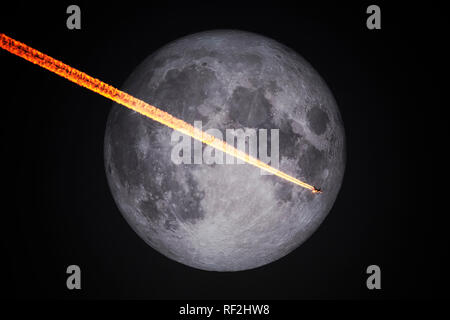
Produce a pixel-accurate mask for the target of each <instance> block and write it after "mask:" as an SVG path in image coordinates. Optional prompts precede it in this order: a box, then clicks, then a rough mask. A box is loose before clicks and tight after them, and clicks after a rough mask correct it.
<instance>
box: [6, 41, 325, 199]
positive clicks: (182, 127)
mask: <svg viewBox="0 0 450 320" xmlns="http://www.w3.org/2000/svg"><path fill="white" fill-rule="evenodd" d="M0 47H2V48H3V49H5V50H7V51H9V52H11V53H13V54H15V55H17V56H19V57H21V58H23V59H25V60H28V61H30V62H32V63H34V64H37V65H38V66H41V67H43V68H45V69H47V70H50V71H52V72H54V73H56V74H57V75H59V76H61V77H63V78H66V79H68V80H70V81H72V82H75V83H76V84H78V85H80V86H82V87H85V88H88V89H89V90H92V91H94V92H97V93H99V94H101V95H102V96H104V97H106V98H109V99H111V100H113V101H115V102H117V103H119V104H121V105H124V106H125V107H127V108H130V109H132V110H134V111H136V112H139V113H140V114H143V115H144V116H146V117H149V118H150V119H153V120H155V121H158V122H159V123H162V124H164V125H166V126H168V127H170V128H172V129H174V130H178V131H180V132H181V133H184V134H186V135H188V136H191V137H192V138H194V139H197V140H199V141H201V142H203V143H205V144H207V145H210V146H212V147H214V148H216V149H218V150H220V151H222V152H225V153H227V154H230V155H232V156H234V157H236V158H239V159H241V160H243V161H245V162H247V163H249V164H252V165H254V166H256V167H258V168H261V169H263V170H266V171H268V172H270V173H272V174H274V175H276V176H278V177H280V178H283V179H285V180H287V181H290V182H293V183H295V184H297V185H299V186H301V187H303V188H306V189H309V190H311V191H312V192H313V193H320V192H321V191H320V189H317V188H316V187H314V186H312V185H310V184H307V183H305V182H303V181H300V180H298V179H296V178H294V177H291V176H290V175H288V174H286V173H284V172H282V171H280V170H278V169H275V168H273V167H271V166H269V165H268V164H266V163H264V162H262V161H260V160H258V159H256V158H254V157H252V156H250V155H249V154H247V153H245V152H243V151H241V150H239V149H236V148H235V147H233V146H231V145H229V144H227V143H226V142H225V141H223V140H221V139H219V138H216V137H214V136H213V135H210V134H208V133H206V132H203V131H202V130H200V129H198V128H195V127H194V126H192V125H190V124H189V123H187V122H185V121H183V120H181V119H178V118H176V117H174V116H172V115H171V114H169V113H167V112H165V111H162V110H160V109H158V108H156V107H154V106H152V105H150V104H148V103H146V102H144V101H142V100H139V99H137V98H135V97H133V96H131V95H129V94H128V93H126V92H123V91H121V90H118V89H116V88H114V87H113V86H110V85H109V84H107V83H104V82H103V81H100V80H98V79H95V78H93V77H91V76H89V75H87V74H86V73H84V72H81V71H79V70H77V69H74V68H72V67H70V66H68V65H67V64H64V63H62V62H61V61H59V60H56V59H53V58H52V57H50V56H48V55H46V54H44V53H42V52H39V51H37V50H36V49H33V48H31V47H29V46H27V45H26V44H24V43H22V42H19V41H17V40H14V39H12V38H10V37H8V36H6V35H5V34H3V33H0Z"/></svg>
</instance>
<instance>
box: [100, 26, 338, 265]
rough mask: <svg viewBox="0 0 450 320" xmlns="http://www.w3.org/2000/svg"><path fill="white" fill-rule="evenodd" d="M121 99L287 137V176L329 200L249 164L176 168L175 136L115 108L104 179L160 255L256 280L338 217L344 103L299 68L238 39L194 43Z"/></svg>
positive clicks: (152, 66)
mask: <svg viewBox="0 0 450 320" xmlns="http://www.w3.org/2000/svg"><path fill="white" fill-rule="evenodd" d="M123 90H124V91H126V92H129V93H130V94H132V95H134V96H136V97H138V98H140V99H142V100H144V101H146V102H148V103H150V104H153V105H155V106H157V107H158V108H161V109H163V110H165V111H167V112H169V113H171V114H173V115H174V116H176V117H179V118H181V119H183V120H185V121H186V122H188V123H191V124H193V123H194V121H202V123H203V129H204V130H206V129H208V128H216V129H219V130H221V131H222V132H223V133H225V129H227V128H228V129H230V128H235V129H239V128H255V129H269V130H268V131H269V132H270V129H279V157H280V166H279V168H280V170H282V171H284V172H286V173H288V174H290V175H292V176H294V177H296V178H298V179H300V180H303V181H305V182H307V183H310V184H313V185H316V186H319V187H321V188H322V190H323V193H322V194H320V195H314V194H312V193H311V191H309V190H307V189H304V188H301V187H299V186H296V185H294V184H291V183H289V182H287V181H284V180H282V179H280V178H278V177H276V176H271V175H261V174H260V169H258V168H256V167H253V166H251V165H248V164H240V165H236V164H235V165H226V164H222V165H220V164H212V165H207V164H180V165H176V164H174V163H173V162H172V161H171V150H172V146H173V145H172V144H171V133H172V130H171V129H169V128H167V127H165V126H163V125H161V124H159V123H157V122H154V121H152V120H150V119H148V118H146V117H144V116H142V115H140V114H138V113H136V112H134V111H131V110H129V109H127V108H125V107H123V106H120V105H117V104H114V105H113V107H112V110H111V112H110V115H109V118H108V123H107V129H106V134H105V167H106V175H107V178H108V182H109V186H110V188H111V192H112V194H113V197H114V199H115V201H116V203H117V206H118V207H119V209H120V211H121V213H122V214H123V216H124V217H125V219H126V220H127V221H128V223H129V224H130V226H131V227H132V228H133V229H134V230H135V231H136V233H137V234H138V235H139V236H140V237H141V238H142V239H143V240H144V241H145V242H147V243H148V244H149V245H150V246H151V247H152V248H154V249H155V250H157V251H159V252H160V253H162V254H163V255H165V256H167V257H169V258H171V259H173V260H175V261H178V262H180V263H183V264H186V265H189V266H191V267H195V268H199V269H203V270H214V271H238V270H245V269H251V268H256V267H258V266H262V265H265V264H267V263H270V262H272V261H274V260H277V259H279V258H281V257H283V256H285V255H286V254H288V253H289V252H291V251H292V250H294V249H295V248H297V247H298V246H299V245H300V244H301V243H303V242H304V241H305V240H306V239H307V238H308V237H309V236H310V235H311V234H312V233H313V232H314V231H315V230H316V229H317V228H318V227H319V225H320V223H321V222H322V221H323V219H324V218H325V217H326V215H327V214H328V212H329V211H330V209H331V207H332V205H333V203H334V201H335V199H336V196H337V194H338V191H339V188H340V186H341V182H342V178H343V174H344V167H345V136H344V128H343V123H342V120H341V117H340V114H339V110H338V107H337V105H336V102H335V100H334V98H333V95H332V94H331V92H330V90H329V89H328V87H327V86H326V84H325V82H324V81H323V80H322V78H321V77H320V76H319V74H318V73H317V72H316V71H315V70H314V69H313V68H312V66H311V65H310V64H309V63H308V62H306V61H305V60H304V59H303V58H302V57H301V56H299V55H298V54H297V53H295V52H294V51H292V50H291V49H289V48H288V47H286V46H284V45H282V44H280V43H278V42H276V41H274V40H272V39H268V38H266V37H263V36H260V35H257V34H253V33H248V32H242V31H232V30H218V31H210V32H203V33H197V34H193V35H190V36H187V37H184V38H181V39H179V40H176V41H174V42H171V43H169V44H168V45H166V46H165V47H163V48H161V49H160V50H158V51H157V52H155V53H154V54H152V55H151V56H149V57H148V58H147V59H145V60H144V61H143V62H142V64H141V65H139V66H138V67H137V68H136V70H135V71H134V72H133V73H132V74H131V76H130V77H129V79H128V80H127V81H126V83H125V85H124V87H123Z"/></svg>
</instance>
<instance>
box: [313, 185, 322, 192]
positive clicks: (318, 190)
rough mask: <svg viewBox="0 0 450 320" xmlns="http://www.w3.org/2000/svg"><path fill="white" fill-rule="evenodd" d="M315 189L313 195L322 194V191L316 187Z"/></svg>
mask: <svg viewBox="0 0 450 320" xmlns="http://www.w3.org/2000/svg"><path fill="white" fill-rule="evenodd" d="M313 187H314V189H313V191H312V193H322V189H320V188H317V187H316V186H313Z"/></svg>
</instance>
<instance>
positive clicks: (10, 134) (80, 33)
mask: <svg viewBox="0 0 450 320" xmlns="http://www.w3.org/2000/svg"><path fill="white" fill-rule="evenodd" d="M74 3H77V4H79V5H80V7H81V20H82V29H81V30H68V29H67V28H66V19H67V16H68V15H67V14H66V13H65V12H66V8H67V6H68V5H69V4H72V3H68V2H67V3H66V2H59V3H56V4H45V3H39V4H28V3H26V2H21V1H14V2H13V3H12V4H9V5H8V6H7V7H2V9H1V17H0V32H4V33H5V34H7V35H9V36H11V37H13V38H15V39H17V40H19V41H22V42H24V43H26V44H28V45H30V46H32V47H34V48H36V49H38V50H41V51H43V52H44V53H47V54H49V55H51V56H53V57H55V58H57V59H60V60H62V61H63V62H65V63H67V64H69V65H71V66H73V67H75V68H78V69H80V70H82V71H85V72H87V73H88V74H90V75H92V76H94V77H97V78H99V79H102V80H104V81H106V82H108V83H110V84H112V85H114V86H116V87H120V86H121V84H122V83H123V82H124V81H125V79H126V78H127V76H128V75H129V74H130V73H131V71H132V70H133V69H134V68H135V67H136V66H137V65H138V64H139V63H140V62H141V61H142V60H143V59H144V58H146V57H147V56H148V55H149V54H151V53H152V52H154V51H155V50H156V49H158V48H159V47H161V46H163V45H164V44H166V43H167V42H169V41H172V40H175V39H177V38H179V37H181V36H184V35H188V34H190V33H194V32H199V31H204V30H209V29H225V28H226V29H242V30H247V31H252V32H256V33H260V34H262V35H265V36H268V37H271V38H274V39H276V40H278V41H279V42H281V43H283V44H285V45H287V46H289V47H291V48H293V49H294V50H295V51H297V52H298V53H300V54H301V55H302V56H303V57H304V58H305V59H306V60H308V61H309V62H310V63H311V64H312V65H313V66H314V68H315V69H316V70H317V71H318V72H319V73H320V74H321V76H322V77H323V78H324V79H325V81H326V82H327V84H328V85H329V87H330V89H331V91H332V92H333V94H334V96H335V98H336V100H337V103H338V105H339V107H340V110H341V114H342V118H343V121H344V125H345V130H346V137H347V166H346V173H345V177H344V183H343V186H342V189H341V191H340V193H339V196H338V198H337V201H336V203H335V205H334V207H333V209H332V211H331V212H330V214H329V216H328V217H327V218H326V220H325V221H324V223H323V224H322V225H321V227H320V228H319V229H318V230H317V232H316V233H314V235H313V236H312V237H311V238H310V239H309V240H308V241H306V242H305V243H304V244H303V245H302V246H301V247H299V248H298V249H296V250H295V251H294V252H292V253H291V254H289V255H287V256H286V257H284V258H282V259H280V260H278V261H276V262H274V263H271V264H269V265H266V266H264V267H261V268H258V269H255V270H249V271H244V272H237V273H216V272H206V271H201V270H196V269H193V268H190V267H187V266H184V265H182V264H179V263H176V262H174V261H172V260H169V259H168V258H166V257H164V256H162V255H161V254H159V253H158V252H156V251H155V250H153V249H151V248H150V247H148V246H147V245H146V244H145V243H144V241H142V240H141V239H140V238H139V237H138V236H137V235H136V234H135V233H134V232H133V230H132V229H131V228H130V227H129V226H128V225H127V223H126V221H125V220H124V219H123V218H122V216H121V214H120V213H119V211H118V209H117V207H116V205H115V203H114V201H113V198H112V196H111V193H110V191H109V189H108V186H107V181H106V177H105V174H104V167H103V137H104V131H105V124H106V119H107V116H108V112H109V110H110V108H111V106H112V102H111V101H109V100H107V99H105V98H103V97H101V96H99V95H97V94H94V93H92V92H89V91H88V90H86V89H84V88H81V87H78V86H76V85H75V84H72V83H70V82H68V81H67V80H65V79H62V78H60V77H58V76H56V75H53V74H51V73H50V72H48V71H46V70H44V69H41V68H39V67H37V66H35V65H33V64H31V63H28V62H26V61H25V60H23V59H20V58H18V57H15V56H13V55H11V54H10V53H7V52H6V51H3V50H1V51H0V70H1V71H0V79H1V80H0V81H1V83H2V86H1V89H0V90H1V91H0V94H1V96H2V100H1V102H0V106H1V135H2V153H3V155H2V161H4V164H3V166H2V170H3V173H2V176H3V179H2V182H3V186H4V187H5V188H4V190H5V191H3V192H2V198H3V201H2V208H1V209H0V210H1V212H2V223H1V227H2V251H3V252H2V256H3V259H2V260H3V262H2V266H3V267H4V268H5V272H4V273H3V274H2V276H3V277H4V279H6V289H5V287H4V292H6V293H7V294H8V295H9V296H10V297H13V298H64V299H65V298H67V299H79V298H139V299H140V298H150V299H321V298H328V299H358V298H364V299H391V298H431V297H442V294H443V291H442V286H443V285H442V284H441V282H440V279H442V277H444V275H445V274H444V266H443V262H442V261H443V259H444V255H447V254H448V253H447V252H448V251H447V249H446V248H444V245H443V244H442V239H439V238H436V237H435V236H436V235H439V236H440V234H439V232H438V231H437V230H438V229H437V226H436V225H434V222H433V221H435V220H436V219H433V217H434V216H436V215H440V214H441V213H439V212H438V210H437V209H435V208H433V204H432V203H433V202H434V201H433V200H432V198H431V201H429V204H428V205H426V206H424V205H421V203H422V201H421V200H424V199H425V200H430V198H427V197H429V195H427V193H426V191H425V192H424V190H423V189H429V188H431V186H432V183H431V180H429V179H428V177H427V176H429V175H431V168H430V167H427V169H426V170H424V169H422V168H421V167H420V166H419V165H418V163H419V162H420V161H417V160H420V159H421V158H420V155H418V153H420V152H423V151H426V150H429V148H428V147H427V146H428V145H427V143H426V141H425V138H424V136H423V134H422V133H423V132H424V131H426V129H425V127H424V125H426V121H425V118H426V117H425V115H423V112H424V111H426V110H427V108H428V106H425V107H424V106H423V105H421V101H422V100H421V96H420V95H421V93H423V92H422V91H423V90H422V89H421V88H423V82H429V81H430V78H427V77H426V73H427V71H429V70H428V69H429V67H428V66H427V64H428V62H427V61H428V60H427V58H425V57H424V56H423V52H424V51H427V50H428V49H427V48H429V46H428V44H429V43H430V42H433V41H434V38H432V37H436V38H439V37H440V36H439V34H438V33H437V30H436V28H435V29H434V30H433V32H430V31H429V30H430V25H429V24H427V23H428V22H426V21H428V20H435V21H437V20H439V19H440V17H439V11H441V10H442V8H436V7H435V8H428V9H427V10H424V9H423V8H422V7H419V8H418V7H413V5H410V4H408V3H403V4H398V5H397V6H393V5H392V4H391V5H389V4H384V3H381V4H380V2H378V4H379V5H380V7H381V10H382V29H381V30H368V29H367V28H366V18H367V16H368V15H367V14H366V12H365V11H366V8H367V6H368V5H369V4H372V3H370V2H362V3H360V4H341V5H337V4H334V5H330V4H327V3H323V2H317V1H314V2H313V3H305V2H302V1H299V2H298V3H296V5H295V6H293V5H289V6H288V5H284V6H278V7H272V6H265V5H262V4H261V3H257V4H252V5H250V4H248V5H247V6H244V4H243V3H236V4H232V3H227V4H226V5H225V3H217V4H213V3H208V4H195V5H194V4H191V3H190V4H189V7H187V6H180V5H178V4H174V3H172V4H170V5H167V6H165V7H156V6H151V5H150V4H148V5H147V6H143V4H130V2H129V1H126V2H123V1H121V2H120V4H113V2H112V1H111V2H110V3H108V4H102V5H100V4H92V3H84V2H74ZM2 6H3V4H2ZM423 17H426V18H428V19H427V20H425V19H423ZM440 39H441V40H443V39H442V38H440ZM149 102H151V101H149ZM420 110H422V111H420ZM418 150H419V151H418ZM422 165H423V163H422ZM416 179H421V180H422V181H424V180H427V187H425V188H424V187H423V186H420V185H419V184H418V182H417V181H416ZM431 197H432V196H431ZM70 264H77V265H79V266H80V267H81V270H82V290H79V291H76V290H74V291H69V290H67V288H66V284H65V283H66V277H67V275H66V273H65V271H66V267H67V266H68V265H70ZM371 264H377V265H379V266H380V267H381V270H382V290H379V291H376V290H375V291H370V290H368V289H367V288H366V284H365V282H366V278H367V275H366V273H365V271H366V268H367V266H369V265H371ZM4 283H5V282H4Z"/></svg>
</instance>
